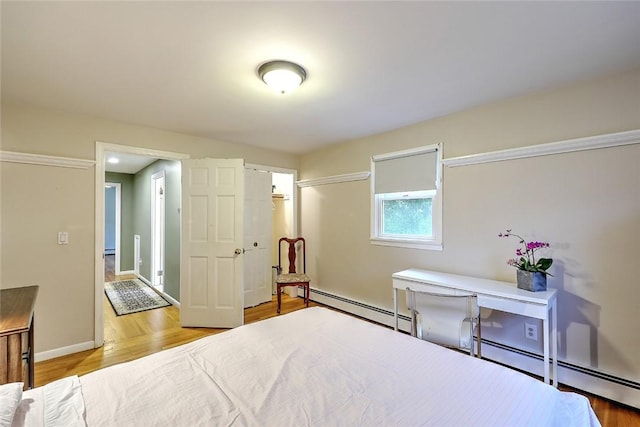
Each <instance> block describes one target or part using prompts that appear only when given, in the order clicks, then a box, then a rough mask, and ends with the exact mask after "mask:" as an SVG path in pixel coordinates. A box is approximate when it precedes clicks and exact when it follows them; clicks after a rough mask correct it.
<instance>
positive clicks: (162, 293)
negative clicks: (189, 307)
mask: <svg viewBox="0 0 640 427" xmlns="http://www.w3.org/2000/svg"><path fill="white" fill-rule="evenodd" d="M156 292H157V291H156ZM158 293H159V294H160V295H162V297H163V298H164V299H166V300H167V301H169V302H170V303H171V305H173V306H174V307H177V308H180V302H179V301H178V300H177V299H175V298H173V297H172V296H171V295H169V294H167V293H165V292H158Z"/></svg>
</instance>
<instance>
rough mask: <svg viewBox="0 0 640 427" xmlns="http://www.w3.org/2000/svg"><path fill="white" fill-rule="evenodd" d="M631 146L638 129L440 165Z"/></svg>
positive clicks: (462, 158)
mask: <svg viewBox="0 0 640 427" xmlns="http://www.w3.org/2000/svg"><path fill="white" fill-rule="evenodd" d="M632 144H640V129H636V130H630V131H626V132H617V133H609V134H605V135H596V136H589V137H585V138H576V139H569V140H566V141H558V142H550V143H547V144H539V145H529V146H526V147H518V148H510V149H507V150H499V151H490V152H487V153H479V154H470V155H468V156H460V157H450V158H448V159H443V160H442V164H443V165H445V166H448V167H450V168H453V167H457V166H469V165H477V164H481V163H490V162H500V161H504V160H514V159H524V158H527V157H539V156H548V155H551V154H561V153H571V152H574V151H585V150H595V149H598V148H610V147H618V146H621V145H632Z"/></svg>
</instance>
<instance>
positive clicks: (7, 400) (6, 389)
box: [0, 383, 24, 427]
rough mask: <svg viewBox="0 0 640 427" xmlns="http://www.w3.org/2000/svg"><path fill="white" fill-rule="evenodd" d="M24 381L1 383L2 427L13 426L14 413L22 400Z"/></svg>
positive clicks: (0, 416)
mask: <svg viewBox="0 0 640 427" xmlns="http://www.w3.org/2000/svg"><path fill="white" fill-rule="evenodd" d="M23 386H24V384H23V383H9V384H3V385H0V427H11V423H12V422H13V415H14V414H15V413H16V409H17V408H18V405H20V402H21V401H22V387H23Z"/></svg>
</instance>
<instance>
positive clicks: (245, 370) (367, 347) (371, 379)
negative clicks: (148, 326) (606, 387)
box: [13, 307, 600, 427]
mask: <svg viewBox="0 0 640 427" xmlns="http://www.w3.org/2000/svg"><path fill="white" fill-rule="evenodd" d="M73 381H77V383H78V385H79V386H78V387H76V388H75V392H74V384H73ZM50 388H54V389H55V388H58V389H61V390H62V394H65V395H66V396H64V397H62V398H60V399H58V401H55V400H53V401H51V398H47V397H45V395H46V394H55V393H56V392H52V391H50V390H49V391H47V388H46V386H45V387H40V388H36V389H33V390H29V391H26V392H24V394H23V397H22V403H21V405H20V407H19V408H18V411H17V412H16V418H15V419H14V424H13V425H14V426H23V425H25V426H40V425H44V423H43V418H46V417H49V418H52V417H53V418H55V416H58V415H59V416H61V417H63V419H65V420H66V421H64V422H62V423H60V424H55V422H54V423H52V424H51V425H69V424H70V423H72V421H73V418H74V415H73V414H74V413H77V414H78V421H80V424H82V422H83V420H82V418H83V415H84V420H86V425H88V426H119V427H122V426H199V425H202V426H214V425H215V426H230V425H237V426H340V425H343V426H358V425H362V426H394V425H397V426H418V425H427V426H471V425H472V426H562V427H566V426H580V427H583V426H598V425H600V424H599V422H598V420H597V418H596V416H595V414H594V413H593V411H592V409H591V407H590V405H589V402H588V400H587V399H586V398H585V397H583V396H580V395H578V394H574V393H567V392H560V391H558V390H557V389H555V388H553V387H551V386H548V385H546V384H544V383H543V382H541V381H538V380H536V379H533V378H531V377H528V376H526V375H524V374H521V373H519V372H516V371H514V370H511V369H508V368H504V367H502V366H499V365H496V364H494V363H491V362H488V361H485V360H480V359H476V358H473V357H470V356H468V355H464V354H461V353H458V352H455V351H453V350H449V349H445V348H442V347H439V346H436V345H434V344H431V343H428V342H426V341H422V340H418V339H415V338H412V337H410V336H408V335H405V334H403V333H399V332H394V331H392V330H390V329H387V328H384V327H381V326H378V325H374V324H371V323H368V322H365V321H362V320H359V319H356V318H353V317H351V316H347V315H344V314H341V313H337V312H334V311H331V310H328V309H325V308H318V307H314V308H308V309H304V310H300V311H296V312H293V313H291V314H287V315H283V316H279V317H275V318H271V319H268V320H264V321H261V322H258V323H254V324H250V325H246V326H243V327H239V328H236V329H233V330H230V331H227V332H224V333H221V334H218V335H213V336H210V337H207V338H203V339H201V340H199V341H195V342H193V343H190V344H186V345H183V346H180V347H177V348H173V349H170V350H166V351H163V352H160V353H156V354H154V355H151V356H147V357H144V358H142V359H138V360H135V361H132V362H129V363H124V364H121V365H116V366H112V367H109V368H105V369H102V370H100V371H96V372H93V373H90V374H87V375H84V376H82V377H80V378H79V381H78V379H77V377H76V378H73V377H72V378H69V379H65V380H64V381H63V382H62V383H61V385H58V386H55V385H54V386H50ZM73 396H75V399H76V400H75V401H74V397H73ZM47 401H51V402H53V405H54V406H55V407H57V408H61V409H58V411H57V412H59V414H57V415H56V413H55V411H54V414H53V415H51V414H50V412H47V410H46V409H44V406H46V403H47ZM61 401H65V402H67V403H66V404H65V405H66V406H62V405H61V404H60V402H61ZM51 402H50V403H51ZM79 403H80V406H78V404H79ZM82 403H84V414H82V410H83V408H82V407H81V404H82ZM45 413H49V414H50V415H47V416H44V415H43V414H45ZM53 421H55V420H53Z"/></svg>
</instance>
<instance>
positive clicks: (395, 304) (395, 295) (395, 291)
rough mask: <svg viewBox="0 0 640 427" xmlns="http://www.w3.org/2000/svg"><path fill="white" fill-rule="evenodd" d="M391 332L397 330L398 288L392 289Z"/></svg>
mask: <svg viewBox="0 0 640 427" xmlns="http://www.w3.org/2000/svg"><path fill="white" fill-rule="evenodd" d="M393 320H394V326H393V330H394V331H397V330H398V288H393Z"/></svg>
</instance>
